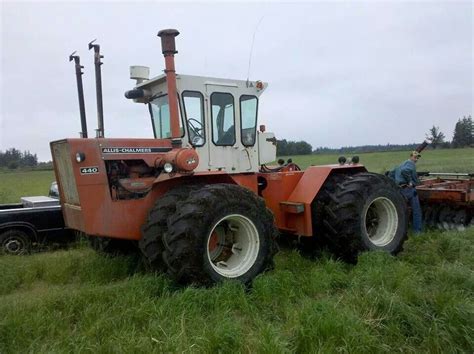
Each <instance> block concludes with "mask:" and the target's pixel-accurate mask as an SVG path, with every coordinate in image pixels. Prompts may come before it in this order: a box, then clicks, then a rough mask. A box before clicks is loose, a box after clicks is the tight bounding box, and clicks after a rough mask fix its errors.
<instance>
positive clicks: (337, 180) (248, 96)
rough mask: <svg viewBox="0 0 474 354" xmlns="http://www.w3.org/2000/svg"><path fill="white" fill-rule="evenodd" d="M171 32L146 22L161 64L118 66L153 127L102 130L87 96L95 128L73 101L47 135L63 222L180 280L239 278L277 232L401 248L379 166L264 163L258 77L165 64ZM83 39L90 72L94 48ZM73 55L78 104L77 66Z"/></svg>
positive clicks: (403, 211) (264, 258)
mask: <svg viewBox="0 0 474 354" xmlns="http://www.w3.org/2000/svg"><path fill="white" fill-rule="evenodd" d="M178 34H179V32H178V31H176V30H162V31H160V32H159V33H158V36H159V37H160V38H161V45H162V53H163V55H164V58H165V71H164V72H165V73H164V74H163V75H160V76H158V77H155V78H151V79H150V78H149V69H148V68H147V67H142V66H132V67H131V68H130V77H131V79H134V80H136V84H135V87H134V88H133V89H131V90H129V91H127V92H126V93H125V97H126V98H127V99H130V100H133V101H134V102H137V103H142V104H146V105H147V107H148V111H149V114H150V116H151V127H152V129H153V133H154V139H130V138H120V139H111V138H106V137H105V133H104V128H103V127H104V125H103V116H102V100H101V99H98V100H97V101H98V102H100V105H99V106H98V112H99V114H98V118H99V119H98V121H99V124H98V125H99V129H98V130H97V137H96V138H86V137H87V131H86V124H85V113H84V110H83V109H82V108H81V122H82V127H83V131H82V132H81V138H76V139H64V140H60V141H54V142H52V143H51V152H52V156H53V162H54V169H55V174H56V178H57V181H58V185H59V192H60V196H61V204H62V207H63V209H62V210H63V214H64V219H65V222H66V224H67V226H68V227H70V228H72V229H75V230H79V231H81V232H84V233H86V234H87V235H89V236H90V237H91V238H93V239H94V240H95V242H94V243H93V244H95V245H96V247H97V248H100V249H101V250H102V251H105V252H114V250H115V249H117V248H120V247H122V248H123V245H124V244H126V245H133V244H135V245H138V247H139V249H140V250H141V252H142V254H143V257H144V258H145V259H146V260H147V262H148V263H149V265H150V266H151V267H152V268H155V269H159V270H162V271H166V272H167V273H168V274H169V275H170V276H171V277H172V278H173V279H174V280H175V281H177V282H180V283H185V284H189V283H197V284H204V285H207V284H212V283H215V282H219V281H222V280H225V279H234V280H237V281H240V282H242V283H249V282H251V281H252V280H253V279H254V278H255V277H256V276H257V275H258V274H259V273H261V272H263V271H265V270H266V269H268V268H271V267H272V265H273V256H274V254H275V252H276V245H275V239H276V237H277V235H278V234H281V235H293V236H295V237H298V238H300V239H313V240H314V239H318V240H323V241H324V243H325V244H327V245H328V247H329V249H331V250H332V251H333V252H334V253H335V254H337V255H338V256H340V257H341V258H344V259H347V260H350V261H354V260H355V259H356V258H357V255H358V254H359V253H360V252H362V251H366V250H382V251H386V252H389V253H392V254H396V253H397V252H399V251H400V250H401V249H402V245H403V243H404V241H405V239H406V236H407V208H406V205H405V201H404V199H403V197H402V195H401V193H400V191H399V189H398V187H397V186H396V185H395V184H394V183H393V182H392V181H391V180H390V179H389V178H388V177H386V176H382V175H379V174H375V173H368V172H367V170H366V169H365V167H364V166H363V165H361V164H359V163H358V159H356V158H353V159H350V160H349V161H341V162H340V163H339V164H335V165H326V166H312V167H309V168H308V169H306V170H305V171H301V170H300V169H299V168H298V166H296V165H295V164H293V163H288V164H286V165H283V166H277V167H271V166H266V164H268V163H270V162H272V161H274V160H275V159H276V138H275V135H274V134H273V133H271V132H267V131H266V128H265V126H263V125H260V127H259V128H258V129H257V127H258V125H257V120H258V112H259V109H258V108H259V107H260V97H261V95H262V93H263V92H264V91H265V89H266V88H267V84H266V83H264V82H262V81H249V80H233V79H222V78H212V77H201V76H191V75H181V74H177V73H176V71H175V63H174V55H175V54H176V53H177V51H176V47H175V37H176V36H177V35H178ZM92 47H93V48H94V51H95V59H96V62H95V63H96V74H97V73H98V72H99V73H100V65H101V64H102V63H101V62H100V59H101V58H102V56H101V55H100V52H99V46H98V45H97V44H94V46H92ZM73 59H74V61H75V63H76V76H77V80H78V92H79V103H80V107H83V97H84V96H83V94H82V82H81V75H82V71H81V69H82V66H81V65H80V61H79V58H78V57H77V56H71V60H73ZM96 77H97V95H98V96H101V88H100V75H99V76H96ZM288 119H291V117H288ZM302 129H303V128H302ZM127 247H128V246H127Z"/></svg>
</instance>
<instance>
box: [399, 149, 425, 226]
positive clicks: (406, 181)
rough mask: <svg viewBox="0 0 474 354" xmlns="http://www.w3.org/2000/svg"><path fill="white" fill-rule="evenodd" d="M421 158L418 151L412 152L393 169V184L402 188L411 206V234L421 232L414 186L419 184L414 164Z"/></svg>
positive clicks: (419, 214) (419, 208) (418, 206)
mask: <svg viewBox="0 0 474 354" xmlns="http://www.w3.org/2000/svg"><path fill="white" fill-rule="evenodd" d="M420 157H421V154H420V153H419V152H418V151H413V152H412V153H411V154H410V158H409V159H408V160H406V161H405V162H403V163H402V164H401V165H400V166H398V167H397V168H395V176H394V177H395V182H396V183H397V184H398V185H399V186H400V188H402V194H403V195H404V196H405V198H407V200H408V202H409V203H410V205H411V210H412V214H413V232H415V233H420V232H421V225H422V221H421V207H420V200H419V199H418V194H417V193H416V188H415V186H416V185H418V184H420V181H419V180H418V176H417V174H416V165H415V164H416V162H417V161H418V159H419V158H420Z"/></svg>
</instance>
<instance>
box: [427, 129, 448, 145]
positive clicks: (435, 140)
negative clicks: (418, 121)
mask: <svg viewBox="0 0 474 354" xmlns="http://www.w3.org/2000/svg"><path fill="white" fill-rule="evenodd" d="M444 138H446V136H445V135H444V133H443V132H442V131H441V130H439V127H435V126H434V125H433V127H432V128H431V129H430V130H429V131H428V134H426V140H428V141H429V143H430V144H431V146H432V147H433V149H436V147H437V146H438V145H441V144H442V143H444Z"/></svg>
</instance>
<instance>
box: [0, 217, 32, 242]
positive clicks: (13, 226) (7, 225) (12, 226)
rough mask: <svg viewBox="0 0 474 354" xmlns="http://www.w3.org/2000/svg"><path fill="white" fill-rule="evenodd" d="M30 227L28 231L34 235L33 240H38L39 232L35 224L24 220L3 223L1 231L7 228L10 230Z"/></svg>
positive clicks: (0, 226) (0, 225) (0, 227)
mask: <svg viewBox="0 0 474 354" xmlns="http://www.w3.org/2000/svg"><path fill="white" fill-rule="evenodd" d="M19 228H21V229H28V232H29V234H30V235H32V236H33V237H32V239H33V241H37V240H38V232H37V230H36V228H35V226H34V225H33V224H30V223H28V222H22V221H16V222H6V223H3V224H0V233H1V232H3V231H5V230H10V229H19Z"/></svg>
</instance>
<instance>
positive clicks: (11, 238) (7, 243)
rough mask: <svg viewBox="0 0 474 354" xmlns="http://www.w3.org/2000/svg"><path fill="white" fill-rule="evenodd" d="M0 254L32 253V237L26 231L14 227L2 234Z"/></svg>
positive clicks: (0, 235) (0, 236) (0, 237)
mask: <svg viewBox="0 0 474 354" xmlns="http://www.w3.org/2000/svg"><path fill="white" fill-rule="evenodd" d="M0 245H1V249H0V254H9V255H16V256H18V255H22V254H27V253H30V251H31V239H30V237H29V236H28V234H27V233H26V232H24V231H21V230H17V229H13V230H8V231H5V232H3V233H1V234H0Z"/></svg>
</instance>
